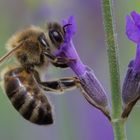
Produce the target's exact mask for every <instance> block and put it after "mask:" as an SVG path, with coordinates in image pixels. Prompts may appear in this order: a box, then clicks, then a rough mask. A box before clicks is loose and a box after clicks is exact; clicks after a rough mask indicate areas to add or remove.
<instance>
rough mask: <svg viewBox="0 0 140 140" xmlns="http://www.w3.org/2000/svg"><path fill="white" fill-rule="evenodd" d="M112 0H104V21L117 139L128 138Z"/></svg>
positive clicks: (124, 139) (123, 139) (114, 127)
mask: <svg viewBox="0 0 140 140" xmlns="http://www.w3.org/2000/svg"><path fill="white" fill-rule="evenodd" d="M111 4H112V3H111V0H102V9H103V21H104V29H105V37H106V42H107V52H108V61H109V69H110V82H111V93H112V121H113V124H112V126H113V129H114V136H115V140H126V136H125V123H124V122H122V121H116V120H120V116H121V113H122V101H121V88H120V74H119V63H118V52H117V51H118V44H117V39H116V36H115V32H114V27H113V16H112V9H111V7H112V5H111Z"/></svg>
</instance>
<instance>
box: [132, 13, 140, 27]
mask: <svg viewBox="0 0 140 140" xmlns="http://www.w3.org/2000/svg"><path fill="white" fill-rule="evenodd" d="M131 16H132V18H133V20H134V23H135V25H136V26H138V28H140V15H139V14H138V13H136V12H135V11H132V12H131Z"/></svg>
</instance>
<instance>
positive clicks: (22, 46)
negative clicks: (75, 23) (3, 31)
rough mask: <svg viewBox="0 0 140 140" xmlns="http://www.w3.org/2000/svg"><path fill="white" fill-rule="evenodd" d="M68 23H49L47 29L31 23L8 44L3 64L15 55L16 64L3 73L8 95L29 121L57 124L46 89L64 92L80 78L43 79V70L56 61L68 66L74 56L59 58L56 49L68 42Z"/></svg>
mask: <svg viewBox="0 0 140 140" xmlns="http://www.w3.org/2000/svg"><path fill="white" fill-rule="evenodd" d="M66 26H68V25H65V26H61V25H59V24H58V23H48V24H47V28H46V30H45V31H44V30H43V29H41V28H39V27H36V26H31V27H29V28H27V29H24V30H22V31H19V32H17V33H16V34H15V35H13V36H12V37H11V38H10V39H9V40H8V43H7V46H8V49H9V50H10V51H9V52H8V53H7V54H6V55H4V56H3V57H2V58H1V59H0V63H2V62H3V61H5V60H6V59H8V58H10V57H12V56H15V58H16V63H15V64H14V66H12V67H10V68H8V70H6V71H5V72H4V75H3V79H4V82H3V85H4V90H5V93H6V95H7V96H8V98H9V100H10V101H11V103H12V105H13V106H14V108H15V109H16V110H17V111H18V112H19V113H20V114H21V115H22V116H23V117H24V118H25V119H26V120H28V121H30V122H32V123H34V124H39V125H48V124H52V123H53V115H52V107H51V105H50V102H49V100H48V99H47V97H46V96H45V92H56V93H57V92H63V91H65V90H71V89H72V88H76V87H77V83H78V79H77V78H76V77H68V78H62V79H59V80H54V81H42V79H41V74H42V73H41V72H40V71H42V69H44V68H45V70H46V69H47V67H48V66H49V63H52V64H53V65H54V66H56V67H60V68H66V67H68V63H69V62H70V61H74V60H73V59H68V58H65V57H63V58H61V57H56V56H55V55H53V52H54V51H55V50H56V49H58V48H59V47H60V46H61V44H62V43H63V42H64V36H65V27H66Z"/></svg>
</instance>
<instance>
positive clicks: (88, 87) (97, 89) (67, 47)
mask: <svg viewBox="0 0 140 140" xmlns="http://www.w3.org/2000/svg"><path fill="white" fill-rule="evenodd" d="M66 24H70V26H67V28H66V35H65V42H64V44H63V45H62V46H61V47H60V50H59V51H58V52H57V55H59V56H65V57H67V58H70V59H75V60H76V61H73V62H71V63H69V67H70V68H71V69H72V70H73V71H74V72H75V74H76V75H77V76H78V77H79V79H80V82H81V86H82V89H83V92H82V93H83V95H84V97H85V98H86V100H87V101H88V102H89V103H90V104H92V105H93V106H95V107H96V108H98V109H100V110H101V111H102V112H103V113H104V114H105V115H106V116H107V117H108V118H109V119H110V115H109V106H108V99H107V95H106V92H105V90H104V88H103V87H102V85H101V84H100V82H99V81H98V79H97V78H96V76H95V74H94V72H93V70H91V69H90V68H89V67H87V66H86V65H84V64H83V63H82V61H81V59H80V57H79V55H78V53H77V52H76V49H75V46H74V44H73V41H72V36H73V35H74V34H75V32H76V24H75V20H74V17H72V16H71V17H70V18H69V19H68V20H64V21H63V25H66Z"/></svg>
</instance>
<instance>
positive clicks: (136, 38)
mask: <svg viewBox="0 0 140 140" xmlns="http://www.w3.org/2000/svg"><path fill="white" fill-rule="evenodd" d="M126 35H127V37H128V38H129V39H130V40H132V41H133V42H135V43H138V42H140V30H139V28H138V27H137V26H136V25H135V24H134V22H133V21H132V19H131V17H130V16H126Z"/></svg>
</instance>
